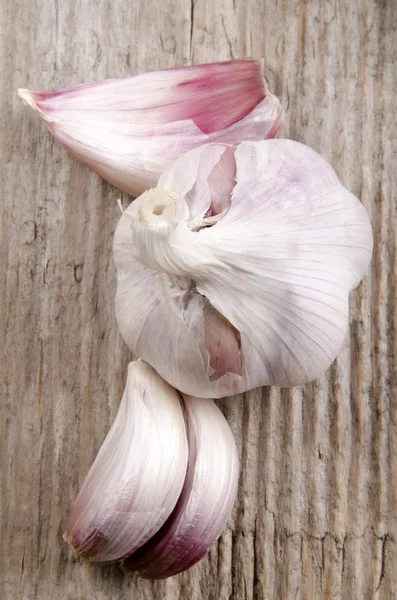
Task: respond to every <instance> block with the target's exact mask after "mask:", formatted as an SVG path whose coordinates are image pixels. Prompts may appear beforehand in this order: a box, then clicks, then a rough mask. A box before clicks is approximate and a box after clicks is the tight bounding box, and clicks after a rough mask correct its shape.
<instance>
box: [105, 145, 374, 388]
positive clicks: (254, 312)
mask: <svg viewBox="0 0 397 600" xmlns="http://www.w3.org/2000/svg"><path fill="white" fill-rule="evenodd" d="M230 152H232V153H233V159H234V161H235V162H234V163H233V160H231V156H230ZM233 164H234V167H233ZM222 186H223V189H224V197H223V199H222V204H221V213H219V214H217V215H212V212H211V211H212V208H211V207H212V206H213V198H214V197H216V198H219V197H220V195H219V194H218V192H217V190H218V189H222ZM149 202H150V206H152V207H153V208H152V211H153V212H155V211H156V208H157V207H158V206H163V205H165V204H167V205H168V203H169V204H170V205H171V206H172V210H171V209H170V211H171V212H172V218H171V219H167V218H164V219H162V220H161V222H159V223H152V222H150V221H151V220H150V218H149V219H146V221H145V222H143V220H142V219H141V216H140V214H141V211H142V210H144V208H145V206H148V205H149V204H148V203H149ZM148 212H150V210H149V211H148ZM371 253H372V230H371V224H370V222H369V219H368V215H367V213H366V211H365V209H364V207H363V206H362V204H361V203H360V202H359V200H358V199H357V198H355V196H353V195H352V194H351V193H350V192H348V191H347V190H346V189H345V188H344V187H343V186H342V184H341V183H340V181H339V180H338V178H337V176H336V174H335V172H334V171H333V169H332V168H331V166H330V165H329V164H328V163H327V162H326V161H325V160H324V159H323V158H322V157H321V156H319V155H318V154H317V153H316V152H314V151H313V150H311V149H310V148H308V147H306V146H303V145H302V144H299V143H297V142H293V141H291V140H266V141H261V142H243V143H241V144H240V145H239V146H238V147H237V149H231V148H230V147H229V146H226V145H224V144H209V145H206V146H202V147H200V148H195V149H193V150H191V151H189V152H187V153H186V154H184V155H182V156H181V157H180V158H179V159H178V160H177V161H176V162H175V163H174V164H173V165H172V166H171V167H169V168H168V169H166V171H165V172H164V173H163V175H162V176H161V177H160V179H159V182H158V186H157V187H156V188H155V189H153V190H150V192H147V193H146V194H143V195H142V196H140V197H139V198H138V199H137V200H136V201H135V202H134V203H132V204H131V205H130V206H129V207H128V209H127V211H125V213H124V215H123V216H122V217H121V219H120V222H119V225H118V227H117V230H116V233H115V238H114V258H115V262H116V266H117V271H118V287H117V294H116V315H117V320H118V324H119V327H120V331H121V333H122V335H123V337H124V339H125V341H126V342H127V344H128V345H129V346H130V348H131V349H132V350H133V351H134V352H135V353H136V354H138V355H139V356H141V357H142V358H143V359H145V360H146V361H147V362H149V363H150V364H151V365H153V367H154V368H155V369H157V371H158V372H159V373H160V375H161V376H162V377H163V378H164V379H166V380H167V381H168V382H169V383H171V384H172V385H173V386H174V387H176V388H177V389H179V390H181V391H182V392H184V393H189V394H191V395H194V396H201V397H221V396H226V395H231V394H235V393H238V392H243V391H245V390H248V389H252V388H254V387H258V386H261V385H279V386H292V385H299V384H302V383H306V382H308V381H311V380H313V379H315V378H316V377H318V376H320V375H321V374H322V373H323V372H324V371H325V370H326V369H327V368H328V367H329V365H330V364H331V363H332V361H333V360H334V359H335V357H336V355H337V353H338V352H339V350H340V348H341V346H342V344H343V341H344V338H345V335H346V330H347V326H348V294H349V291H350V290H352V289H353V288H354V287H355V286H356V285H357V284H358V283H359V281H360V280H361V278H362V277H363V275H364V273H365V271H366V269H367V267H368V264H369V261H370V258H371ZM209 306H210V307H212V310H213V311H215V312H214V313H213V314H214V315H216V314H219V315H220V319H221V322H219V323H218V324H217V323H215V324H214V325H212V326H211V328H209V327H208V312H206V311H208V307H209ZM221 323H222V324H224V327H220V325H221ZM218 325H219V326H218ZM218 375H219V376H218Z"/></svg>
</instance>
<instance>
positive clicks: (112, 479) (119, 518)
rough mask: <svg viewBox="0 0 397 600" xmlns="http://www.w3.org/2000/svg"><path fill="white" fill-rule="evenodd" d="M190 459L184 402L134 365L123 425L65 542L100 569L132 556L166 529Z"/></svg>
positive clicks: (102, 456)
mask: <svg viewBox="0 0 397 600" xmlns="http://www.w3.org/2000/svg"><path fill="white" fill-rule="evenodd" d="M187 459H188V445H187V436H186V428H185V421H184V414H183V410H182V405H181V401H180V396H179V394H178V393H177V392H176V391H175V390H174V389H173V388H171V387H170V386H169V385H168V384H167V383H166V382H165V381H163V380H162V379H161V378H160V376H159V375H158V374H157V373H156V372H155V371H154V369H152V368H151V367H150V366H149V365H148V364H146V363H144V362H143V361H140V360H139V361H137V362H133V363H131V364H130V365H129V367H128V379H127V384H126V388H125V392H124V395H123V398H122V400H121V404H120V408H119V411H118V413H117V416H116V419H115V421H114V423H113V425H112V427H111V429H110V431H109V434H108V435H107V437H106V440H105V441H104V443H103V445H102V447H101V449H100V451H99V453H98V456H97V458H96V460H95V462H94V464H93V465H92V467H91V469H90V471H89V473H88V475H87V477H86V479H85V481H84V483H83V486H82V488H81V491H80V493H79V495H78V498H77V500H76V502H75V504H74V506H73V509H72V512H71V515H70V519H69V523H68V527H67V530H66V533H65V536H64V537H65V539H66V540H67V541H68V542H69V543H70V544H71V545H72V546H73V548H74V549H75V550H76V551H77V552H78V553H79V554H81V555H82V556H84V557H86V558H89V559H91V560H93V561H114V560H119V559H122V558H124V557H126V556H128V555H129V554H130V553H131V552H133V551H134V550H135V549H136V548H138V547H140V546H141V545H143V544H144V543H145V542H146V541H147V540H148V539H150V538H151V537H152V536H153V535H154V534H155V533H156V532H157V531H158V530H159V529H160V527H161V526H162V525H163V524H164V522H165V521H166V520H167V518H168V517H169V515H170V514H171V512H172V510H173V509H174V507H175V505H176V503H177V500H178V498H179V496H180V494H181V491H182V487H183V484H184V480H185V476H186V468H187Z"/></svg>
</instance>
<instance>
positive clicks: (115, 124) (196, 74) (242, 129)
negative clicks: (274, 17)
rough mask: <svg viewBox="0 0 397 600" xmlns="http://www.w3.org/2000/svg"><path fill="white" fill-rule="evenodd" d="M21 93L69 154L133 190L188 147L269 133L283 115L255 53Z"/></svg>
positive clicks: (147, 184) (150, 182) (145, 186)
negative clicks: (238, 57) (268, 88)
mask: <svg viewBox="0 0 397 600" xmlns="http://www.w3.org/2000/svg"><path fill="white" fill-rule="evenodd" d="M18 94H19V96H20V98H21V99H22V100H23V101H24V102H25V103H26V104H27V105H28V106H30V107H31V108H33V109H34V110H36V111H37V112H38V113H39V114H40V116H41V117H42V118H43V119H44V121H45V122H46V124H47V126H48V128H49V129H50V131H51V133H52V134H53V135H54V137H55V138H56V139H57V140H58V141H59V142H60V143H61V144H62V145H63V146H65V147H66V148H67V149H68V150H69V151H70V152H71V153H72V154H73V155H74V156H76V157H77V158H78V159H79V160H81V161H83V162H84V163H86V164H87V165H88V166H89V167H91V168H92V169H93V170H94V171H95V172H96V173H98V174H99V175H101V176H102V177H104V178H105V179H107V180H108V181H110V182H111V183H113V184H114V185H116V186H117V187H119V188H120V189H121V190H123V191H126V192H128V193H130V194H132V195H137V194H139V193H142V192H143V191H144V190H146V189H148V188H150V187H153V186H154V185H155V184H156V183H157V181H158V178H159V176H160V174H161V173H162V172H163V170H164V169H165V167H166V166H167V165H169V164H171V163H172V161H173V160H174V159H175V158H177V157H178V156H180V155H181V154H182V153H183V152H185V151H186V150H189V149H191V148H195V147H197V146H200V145H201V144H204V143H207V142H215V141H218V140H219V141H222V142H226V143H229V144H233V145H235V144H237V143H239V142H240V141H241V140H242V139H247V140H253V139H264V138H266V137H274V136H275V135H276V134H277V132H278V129H279V127H280V126H281V124H282V120H283V110H282V109H281V106H280V103H279V101H278V99H277V98H276V97H275V96H273V95H272V94H271V93H270V92H269V91H268V90H267V87H266V83H265V80H264V78H263V64H262V61H260V60H253V59H246V60H233V61H228V62H221V63H213V64H204V65H194V66H188V67H180V68H176V69H168V70H164V71H157V72H154V73H146V74H143V75H136V76H134V77H128V78H125V79H109V80H105V81H101V82H97V83H89V84H84V85H79V86H76V87H74V88H68V89H64V90H59V91H56V92H32V91H30V90H26V89H20V90H18Z"/></svg>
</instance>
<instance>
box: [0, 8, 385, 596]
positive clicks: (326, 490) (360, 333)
mask: <svg viewBox="0 0 397 600" xmlns="http://www.w3.org/2000/svg"><path fill="white" fill-rule="evenodd" d="M0 22H1V30H2V33H1V49H0V60H1V71H2V76H1V88H2V89H1V95H0V102H1V109H2V111H1V158H2V173H3V179H2V185H1V194H2V200H1V208H2V222H1V240H0V243H1V256H0V260H1V289H0V297H1V314H0V328H1V329H0V339H1V341H2V344H1V352H2V356H1V362H0V368H1V389H2V419H1V424H0V428H1V434H0V444H1V458H2V475H1V484H2V498H1V555H0V573H1V592H0V594H1V598H3V599H7V600H8V599H12V600H14V599H17V598H23V599H24V600H33V599H40V600H47V599H51V600H52V599H54V598H60V599H66V600H77V599H79V600H80V599H81V600H86V599H88V598H90V599H91V598H92V599H95V600H105V599H107V600H109V599H123V598H126V599H127V598H134V600H143V599H152V598H156V599H164V600H172V599H177V598H179V599H183V600H184V599H192V600H196V599H204V600H206V599H219V600H227V599H234V600H243V599H254V598H255V599H262V598H263V599H269V600H273V599H277V600H278V599H280V600H289V599H299V598H301V599H309V598H310V599H311V598H313V599H323V598H327V599H328V598H338V599H339V598H346V599H349V600H350V599H359V600H366V599H371V598H376V599H383V600H390V599H395V598H397V399H396V253H395V252H396V173H397V164H396V160H395V154H394V155H393V153H396V151H397V144H396V130H395V124H396V121H397V114H396V113H397V110H396V99H395V98H396V96H395V93H396V87H397V62H396V53H397V36H396V25H397V2H396V0H383V1H381V0H349V1H348V0H330V1H328V0H327V1H326V0H306V1H305V0H300V1H292V0H291V1H290V2H289V1H287V0H212V1H211V2H204V0H196V1H195V2H194V1H193V0H192V3H190V2H186V1H183V0H167V1H163V2H150V1H147V0H131V1H128V2H126V1H125V0H113V2H108V1H105V0H98V2H85V1H84V0H70V1H67V2H51V1H50V0H42V1H41V2H34V1H29V0H24V1H22V0H14V1H11V0H3V2H2V3H1V15H0ZM241 56H264V57H265V60H266V73H267V76H268V79H269V82H270V86H271V89H272V90H274V91H275V93H277V94H278V95H279V96H280V98H281V99H282V102H283V104H284V106H285V107H286V108H287V118H286V123H285V126H284V129H283V133H284V135H285V136H289V137H292V138H293V139H297V140H299V141H301V142H305V143H307V144H309V145H310V146H312V147H313V148H315V149H316V150H318V151H319V152H321V153H322V154H323V155H324V156H325V157H326V158H327V159H329V160H330V161H331V162H332V164H333V165H334V167H335V169H336V171H337V173H338V174H339V176H340V178H341V179H342V181H343V182H344V184H345V185H346V187H348V188H349V189H350V190H352V191H353V192H354V193H355V194H357V195H358V196H360V197H361V199H362V201H363V203H364V204H365V206H366V207H367V209H368V211H369V213H370V215H371V219H372V222H373V227H374V233H375V251H374V257H373V262H372V267H371V270H370V272H369V273H368V275H367V276H366V278H365V280H364V281H363V282H362V284H361V285H360V287H359V288H358V289H357V290H356V291H355V292H354V293H353V294H352V295H351V321H350V337H349V338H348V339H347V340H346V343H345V345H344V348H343V350H342V352H341V353H340V355H339V357H338V359H337V361H336V362H335V364H334V365H333V366H332V368H331V369H330V370H329V372H328V373H327V374H326V375H325V376H324V377H323V378H322V379H321V380H319V381H316V382H315V383H313V384H311V385H308V386H306V387H304V388H298V389H295V390H293V391H282V392H280V390H278V389H275V388H274V389H264V390H263V391H258V390H257V391H254V392H252V393H249V394H247V395H246V397H245V398H243V397H238V398H236V399H229V400H224V401H222V402H220V405H221V407H222V409H223V410H224V412H225V414H226V416H227V418H228V420H229V423H230V425H231V427H232V428H233V431H234V433H235V435H236V438H237V442H238V447H239V451H240V455H241V465H242V470H241V479H240V488H239V495H238V501H237V504H236V507H235V510H234V513H233V518H232V521H231V523H230V525H229V526H228V528H227V529H226V531H225V533H224V535H223V536H222V538H221V540H220V541H219V544H218V546H217V548H215V549H214V550H213V551H212V552H211V554H210V556H209V557H208V558H207V559H205V560H204V561H203V562H202V563H201V564H199V565H198V566H196V567H194V568H193V569H191V570H190V571H189V572H187V573H184V574H182V575H180V576H178V577H175V578H171V579H170V580H167V581H164V582H156V583H152V582H150V581H143V580H139V579H138V578H127V577H125V576H124V575H123V574H122V573H121V571H120V570H119V569H118V568H117V567H106V568H100V567H96V566H92V565H88V564H86V563H84V562H79V561H77V562H76V561H75V560H73V558H72V557H71V554H70V552H69V550H68V547H67V546H66V544H65V543H64V542H63V541H62V532H63V530H64V528H65V524H66V521H67V517H68V513H69V510H70V507H71V505H72V502H73V500H74V498H75V496H76V493H77V491H78V489H79V486H80V484H81V483H82V481H83V478H84V476H85V474H86V472H87V470H88V468H89V466H90V464H91V462H92V460H93V458H94V457H95V455H96V452H97V450H98V448H99V447H100V444H101V442H102V440H103V438H104V436H105V434H106V432H107V430H108V428H109V425H110V423H111V422H112V419H113V417H114V415H115V413H116V410H117V406H118V403H119V401H120V398H121V393H122V390H123V386H124V381H125V376H126V366H127V363H128V360H129V358H130V355H129V352H128V350H127V349H126V347H125V345H124V344H123V342H122V340H121V338H120V335H119V334H118V332H117V328H116V322H115V317H114V309H113V297H114V293H115V269H114V266H113V262H112V257H111V244H112V234H113V232H114V229H115V225H116V222H117V220H118V218H119V209H118V207H117V205H116V198H117V197H118V195H119V194H118V192H117V190H116V189H114V188H113V187H112V186H110V185H108V184H107V183H104V182H103V181H101V180H100V179H99V178H98V177H97V176H95V175H94V174H92V173H91V172H90V171H89V170H88V169H86V168H85V167H83V166H82V165H80V164H78V163H77V161H76V160H74V159H73V158H71V157H70V156H69V155H68V154H67V153H66V152H65V151H64V150H63V149H62V148H61V147H60V146H59V145H58V144H57V143H55V142H54V141H53V140H52V139H51V136H50V134H49V133H48V131H47V129H46V128H45V127H44V125H43V124H42V123H41V122H40V121H39V118H38V117H37V116H36V115H34V114H33V112H31V111H29V110H28V109H27V108H26V107H24V106H23V105H22V103H20V101H19V100H18V98H17V97H16V94H15V91H16V89H17V88H18V87H21V86H22V87H30V88H33V89H55V88H58V87H62V86H67V85H69V84H72V83H79V82H84V81H89V80H97V79H100V78H105V77H119V76H125V75H128V74H133V73H137V72H143V71H146V70H153V69H156V68H163V67H170V66H174V65H180V64H188V63H189V62H190V61H192V62H195V63H198V62H205V61H209V60H220V59H228V58H230V57H241ZM393 161H394V162H393Z"/></svg>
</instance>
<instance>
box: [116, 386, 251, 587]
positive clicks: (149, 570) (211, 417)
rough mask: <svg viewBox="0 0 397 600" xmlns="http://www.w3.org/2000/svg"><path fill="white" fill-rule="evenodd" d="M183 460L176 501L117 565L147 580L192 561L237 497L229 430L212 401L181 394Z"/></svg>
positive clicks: (215, 534)
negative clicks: (185, 443) (186, 458)
mask: <svg viewBox="0 0 397 600" xmlns="http://www.w3.org/2000/svg"><path fill="white" fill-rule="evenodd" d="M184 404H185V407H186V422H187V429H188V439H189V462H188V468H187V474H186V480H185V485H184V487H183V490H182V494H181V496H180V498H179V500H178V503H177V505H176V507H175V509H174V510H173V512H172V513H171V515H170V517H169V518H168V520H167V521H166V523H165V524H164V525H163V527H162V528H161V529H160V530H159V531H158V532H157V534H155V535H154V537H153V538H152V539H151V540H149V541H148V542H147V543H146V544H145V545H144V546H142V547H141V548H140V549H139V550H137V551H136V552H135V553H134V554H133V555H131V556H130V557H129V558H127V559H125V560H124V561H123V563H122V567H123V569H124V570H125V571H126V572H128V571H138V572H139V574H140V575H141V576H142V577H145V578H147V579H163V578H165V577H170V576H171V575H176V574H177V573H179V572H181V571H183V570H185V569H188V568H189V567H191V566H192V565H194V564H195V563H197V562H198V561H199V560H200V559H201V558H203V556H205V555H206V554H207V552H208V551H209V550H210V549H211V548H212V546H213V545H214V544H215V542H216V540H217V539H218V537H219V536H220V535H221V533H222V531H223V529H224V527H225V525H226V523H227V521H228V519H229V517H230V513H231V510H232V507H233V504H234V500H235V497H236V493H237V486H238V476H239V461H238V455H237V448H236V444H235V441H234V438H233V434H232V432H231V429H230V427H229V425H228V423H227V421H226V419H225V417H224V416H223V414H222V412H221V411H220V410H219V408H218V407H217V406H216V404H215V403H214V401H213V400H211V399H208V398H207V399H204V398H193V397H190V396H184Z"/></svg>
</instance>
